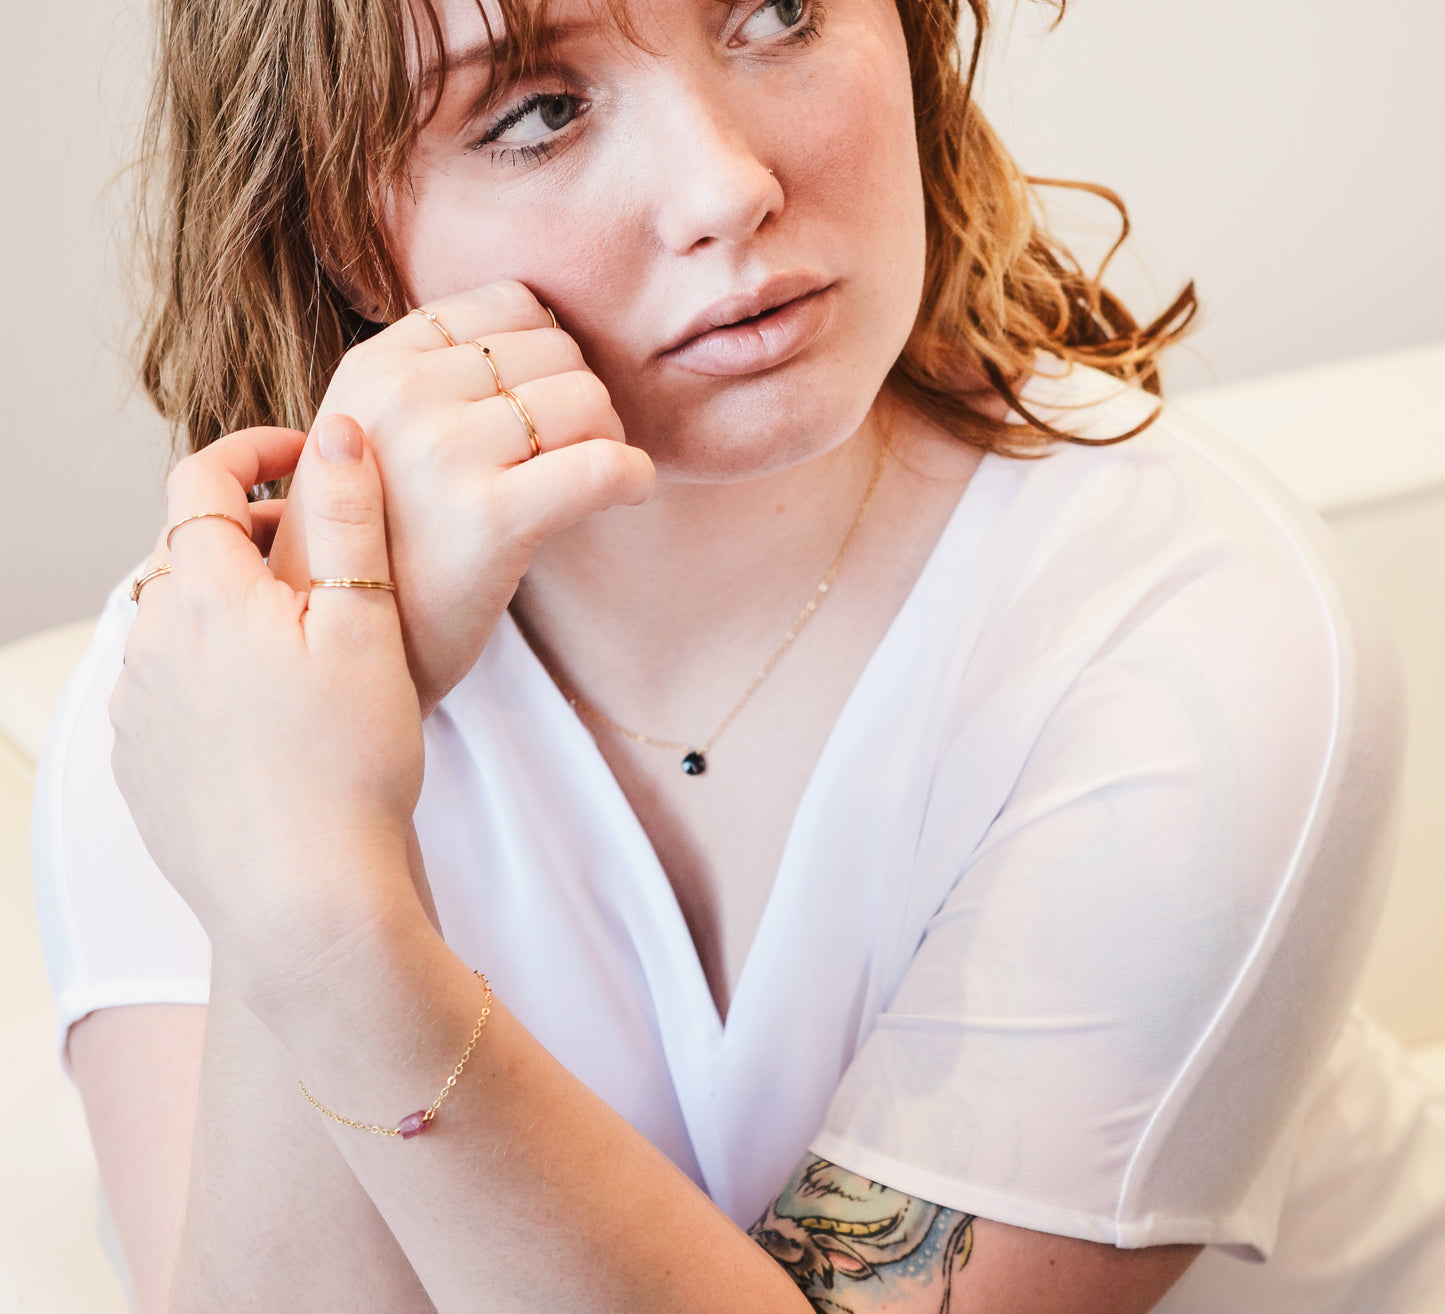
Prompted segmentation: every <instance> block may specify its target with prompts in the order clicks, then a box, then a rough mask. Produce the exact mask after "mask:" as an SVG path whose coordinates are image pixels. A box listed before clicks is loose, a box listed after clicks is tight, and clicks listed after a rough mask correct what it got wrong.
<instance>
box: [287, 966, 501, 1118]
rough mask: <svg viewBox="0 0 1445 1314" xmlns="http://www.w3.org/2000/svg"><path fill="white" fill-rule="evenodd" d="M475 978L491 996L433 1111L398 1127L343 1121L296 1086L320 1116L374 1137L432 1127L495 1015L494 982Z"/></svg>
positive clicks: (302, 1088)
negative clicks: (411, 1124) (484, 1029)
mask: <svg viewBox="0 0 1445 1314" xmlns="http://www.w3.org/2000/svg"><path fill="white" fill-rule="evenodd" d="M473 975H474V976H477V977H479V978H480V979H481V982H482V985H483V986H485V987H486V991H487V996H486V998H485V999H484V1000H483V1001H482V1015H481V1017H479V1018H478V1019H477V1025H476V1026H475V1027H473V1028H472V1038H471V1039H470V1040H469V1041H467V1048H466V1052H465V1053H463V1055H462V1056H461V1058H459V1059H458V1060H457V1065H456V1067H454V1068H453V1069H452V1073H451V1076H449V1077H448V1078H447V1082H446V1085H445V1086H443V1087H442V1089H441V1094H440V1095H438V1096H437V1097H436V1099H434V1100H433V1101H432V1102H431V1107H430V1108H428V1109H425V1110H420V1111H418V1112H416V1113H409V1114H407V1116H406V1117H405V1118H403V1119H402V1120H401V1123H400V1125H398V1126H396V1127H378V1126H377V1125H376V1124H375V1123H374V1122H357V1121H356V1119H354V1118H343V1117H342V1116H341V1115H340V1114H339V1113H333V1112H332V1111H331V1110H330V1109H328V1108H327V1107H326V1106H325V1105H324V1104H322V1103H321V1101H320V1100H318V1099H317V1098H316V1096H314V1095H313V1094H312V1093H311V1092H310V1091H309V1090H307V1089H306V1083H305V1082H303V1081H300V1080H298V1081H297V1083H296V1084H297V1085H298V1086H300V1087H301V1093H302V1094H303V1095H304V1096H306V1098H307V1100H309V1101H310V1103H311V1107H312V1108H314V1109H315V1110H316V1111H317V1112H318V1113H324V1114H325V1115H326V1116H327V1117H328V1118H330V1119H331V1121H332V1122H339V1123H340V1124H341V1125H342V1126H343V1127H355V1128H356V1130H357V1131H364V1132H370V1133H371V1134H372V1135H373V1136H414V1135H416V1133H417V1132H419V1131H421V1130H422V1129H423V1128H424V1127H426V1126H428V1125H430V1123H431V1120H432V1119H433V1118H435V1117H436V1116H437V1110H438V1109H439V1108H441V1106H442V1101H443V1100H444V1099H446V1097H447V1096H448V1095H449V1094H451V1089H452V1087H453V1086H455V1085H456V1084H457V1078H458V1077H460V1076H461V1075H462V1069H463V1068H464V1067H466V1066H467V1060H468V1059H469V1058H471V1056H472V1050H474V1049H476V1047H477V1041H479V1040H480V1039H481V1038H482V1028H483V1027H485V1026H486V1025H487V1019H488V1018H489V1017H490V1016H491V1015H492V983H491V982H490V981H488V980H487V978H486V977H485V976H482V974H481V973H480V972H474V973H473ZM414 1120H415V1123H414V1125H413V1126H412V1127H411V1128H410V1129H408V1127H407V1124H408V1123H411V1122H413V1121H414Z"/></svg>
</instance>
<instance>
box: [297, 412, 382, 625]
mask: <svg viewBox="0 0 1445 1314" xmlns="http://www.w3.org/2000/svg"><path fill="white" fill-rule="evenodd" d="M298 474H299V476H300V478H301V479H303V480H304V481H305V484H306V497H305V500H304V502H303V504H302V506H301V522H302V524H301V528H302V532H303V536H304V539H305V543H306V568H307V570H308V572H309V574H310V579H311V597H310V603H309V606H308V608H307V612H306V639H307V643H308V646H310V647H312V648H313V649H315V650H319V651H322V652H324V651H325V650H327V649H328V648H330V649H331V650H333V651H341V650H349V649H351V648H352V647H354V645H355V643H356V642H357V640H358V638H363V637H372V636H375V634H376V633H377V628H378V626H379V625H380V626H381V627H382V628H384V629H386V630H389V631H391V632H395V631H396V629H397V619H396V607H395V603H394V599H393V598H392V596H391V594H390V592H388V591H386V590H384V589H377V588H360V587H329V586H326V585H318V584H317V583H316V581H317V580H353V581H354V580H369V581H373V582H386V581H389V580H390V579H391V566H390V563H389V561H388V557H387V550H386V520H385V516H384V513H383V503H382V494H381V475H380V473H379V471H378V470H377V468H376V459H375V457H374V456H373V455H372V453H371V450H370V445H369V444H368V443H367V442H366V440H365V437H364V436H363V434H362V431H361V426H360V425H359V424H357V423H356V421H355V420H353V419H352V418H351V417H350V416H348V415H328V416H325V417H324V418H322V419H320V420H318V421H317V422H316V425H315V427H314V428H313V429H312V441H310V442H308V443H307V445H306V450H305V451H304V452H302V454H301V463H300V467H299V470H298Z"/></svg>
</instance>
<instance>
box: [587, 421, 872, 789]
mask: <svg viewBox="0 0 1445 1314" xmlns="http://www.w3.org/2000/svg"><path fill="white" fill-rule="evenodd" d="M887 456H888V443H887V442H886V441H885V442H884V443H883V445H882V446H881V447H880V448H879V449H878V460H877V461H876V462H875V463H874V466H873V475H872V477H871V478H870V479H869V480H868V490H867V492H865V493H864V494H863V501H862V503H861V505H860V506H859V507H858V514H857V515H855V516H854V517H853V523H852V524H851V525H849V526H848V533H847V534H846V535H845V536H844V539H843V545H842V547H840V548H839V549H838V555H837V556H835V557H834V558H833V561H832V564H831V565H830V566H829V567H828V569H827V570H826V571H824V572H823V578H822V579H821V580H820V581H819V583H818V587H817V588H816V589H814V590H813V596H812V597H811V598H809V599H808V601H807V602H805V603H804V604H803V609H802V611H800V612H799V613H798V615H797V618H796V619H795V620H794V621H793V623H792V624H791V625H790V626H789V627H788V632H787V633H786V634H785V635H783V637H782V641H781V642H780V643H779V644H778V646H777V647H776V648H774V649H773V651H772V652H771V653H769V654H768V659H767V661H765V662H764V663H763V664H762V666H761V667H760V668H759V670H758V673H757V674H756V675H755V676H753V678H752V683H750V684H749V685H748V687H747V688H746V689H744V690H743V692H742V697H740V698H739V699H738V700H737V702H735V703H734V704H733V705H732V707H731V708H730V709H729V710H728V714H727V715H726V716H725V717H723V719H722V720H721V721H720V722H718V726H717V729H716V730H714V731H713V732H712V734H710V735H709V736H708V737H707V738H706V739H705V740H703V742H702V743H701V744H697V745H693V744H680V743H676V742H674V741H673V740H670V739H654V738H653V737H652V736H651V735H644V734H639V733H638V732H637V731H636V730H628V729H627V728H626V727H625V726H620V725H618V724H617V722H616V721H614V720H612V718H611V717H609V716H605V715H604V714H603V713H601V712H599V711H598V710H597V709H596V708H595V707H593V706H592V704H591V703H589V702H587V701H585V700H584V699H583V698H581V697H580V696H579V695H578V694H575V693H570V692H566V691H564V693H566V698H567V701H568V702H569V703H570V704H571V705H572V707H573V708H574V709H575V710H576V711H577V712H579V713H580V714H581V715H582V716H585V717H586V718H587V719H588V720H589V721H592V722H594V723H595V724H597V725H600V726H602V727H603V729H605V730H610V731H611V732H612V733H613V734H615V735H620V736H621V737H622V738H623V739H630V740H632V742H633V743H635V744H646V745H647V746H648V747H649V748H665V749H668V750H669V751H671V752H674V753H682V754H684V756H683V759H682V769H683V771H684V772H685V773H686V774H687V775H689V776H700V775H702V773H703V772H704V771H706V770H707V755H708V753H709V752H710V751H711V750H712V746H713V745H714V744H715V743H717V741H718V740H719V739H720V738H721V737H722V733H723V731H724V730H726V729H727V728H728V726H730V725H731V724H732V723H733V718H734V717H735V716H737V714H738V713H739V712H741V711H742V710H743V708H744V707H745V706H746V705H747V701H748V699H749V698H751V697H752V696H753V695H754V694H755V693H757V691H758V686H759V685H761V684H762V682H763V681H764V680H766V679H767V678H768V676H769V675H770V674H771V673H772V670H773V667H774V666H776V665H777V664H778V661H779V659H780V658H781V657H782V655H783V654H784V653H785V652H787V651H788V649H789V648H790V647H791V646H792V643H793V640H794V639H796V638H797V637H798V634H799V633H800V632H801V631H802V628H803V626H804V625H806V624H807V623H808V621H809V620H811V619H812V616H813V613H814V612H815V611H817V610H818V604H819V603H820V602H822V601H823V598H824V597H825V596H826V595H827V592H828V590H829V589H830V588H831V587H832V585H833V581H834V580H835V579H836V578H837V577H838V571H839V570H840V569H841V568H842V566H843V561H844V559H845V558H846V557H847V555H848V550H849V549H850V548H851V547H852V546H853V540H854V539H855V538H856V537H857V536H858V527H859V525H861V524H862V523H863V517H864V516H865V515H866V514H867V513H868V506H869V504H870V503H871V502H872V501H873V494H874V493H875V492H877V491H878V481H879V479H880V478H881V477H882V475H883V462H884V460H885V458H886V457H887Z"/></svg>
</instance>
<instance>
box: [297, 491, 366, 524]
mask: <svg viewBox="0 0 1445 1314" xmlns="http://www.w3.org/2000/svg"><path fill="white" fill-rule="evenodd" d="M312 511H313V514H314V515H315V517H316V519H317V521H318V522H319V523H321V524H323V525H332V526H338V527H340V528H342V529H346V528H350V527H352V526H358V525H373V524H375V523H376V521H377V520H378V519H379V518H380V515H381V507H380V504H379V500H378V499H377V498H376V497H375V496H373V495H372V494H371V493H369V492H367V491H365V490H364V489H359V488H354V489H348V488H330V489H327V491H326V493H325V495H324V496H321V497H318V498H317V499H316V501H315V504H314V506H313V508H312Z"/></svg>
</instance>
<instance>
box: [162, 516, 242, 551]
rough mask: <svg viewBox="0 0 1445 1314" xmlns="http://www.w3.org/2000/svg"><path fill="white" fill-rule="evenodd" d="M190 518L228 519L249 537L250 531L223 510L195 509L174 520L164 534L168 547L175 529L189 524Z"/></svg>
mask: <svg viewBox="0 0 1445 1314" xmlns="http://www.w3.org/2000/svg"><path fill="white" fill-rule="evenodd" d="M192 520H229V521H230V522H231V523H232V524H233V525H235V526H236V528H237V529H239V530H240V531H241V532H242V533H243V534H245V536H246V537H247V538H248V539H249V538H250V537H251V531H250V530H249V529H247V528H246V526H245V525H243V524H242V523H241V522H240V521H239V520H237V519H236V517H235V516H228V515H227V514H226V513H225V512H224V511H197V512H196V514H195V515H193V516H182V517H181V518H180V519H179V520H177V521H176V523H175V524H173V525H172V526H171V529H170V533H168V534H167V535H166V547H167V548H169V547H170V545H171V539H172V538H174V537H175V534H176V530H178V529H179V528H180V527H181V526H182V525H188V524H190V523H191V521H192Z"/></svg>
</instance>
